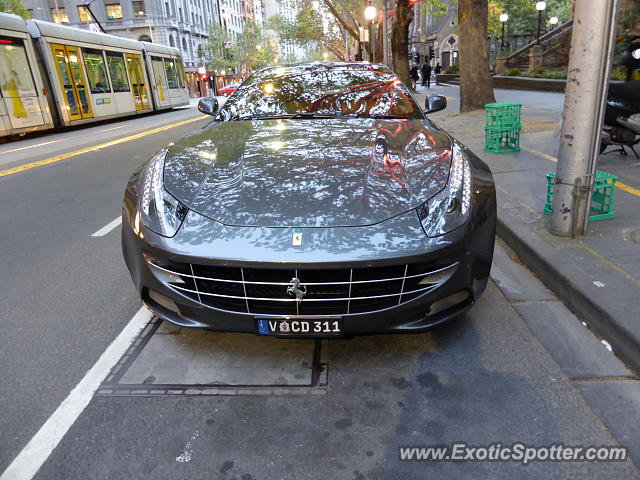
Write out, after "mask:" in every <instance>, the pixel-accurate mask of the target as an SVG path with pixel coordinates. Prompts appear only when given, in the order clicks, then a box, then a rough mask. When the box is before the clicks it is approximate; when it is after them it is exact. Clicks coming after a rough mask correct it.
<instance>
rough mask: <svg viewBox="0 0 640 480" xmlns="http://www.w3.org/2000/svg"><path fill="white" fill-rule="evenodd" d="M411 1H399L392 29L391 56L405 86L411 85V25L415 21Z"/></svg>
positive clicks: (397, 73) (394, 67)
mask: <svg viewBox="0 0 640 480" xmlns="http://www.w3.org/2000/svg"><path fill="white" fill-rule="evenodd" d="M411 7H412V5H411V3H410V0H397V3H396V11H395V21H394V22H393V28H392V29H391V55H392V60H393V69H394V70H395V72H396V75H398V77H400V79H401V80H402V81H403V82H404V84H405V85H411V79H410V78H409V25H411V22H412V21H413V8H411Z"/></svg>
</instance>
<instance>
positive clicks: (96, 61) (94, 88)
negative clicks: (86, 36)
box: [83, 48, 111, 93]
mask: <svg viewBox="0 0 640 480" xmlns="http://www.w3.org/2000/svg"><path fill="white" fill-rule="evenodd" d="M83 57H84V64H85V66H86V67H87V78H88V79H89V88H90V89H91V93H110V92H111V87H109V77H107V70H106V68H105V66H104V57H103V56H102V51H101V50H93V49H88V48H86V49H84V55H83Z"/></svg>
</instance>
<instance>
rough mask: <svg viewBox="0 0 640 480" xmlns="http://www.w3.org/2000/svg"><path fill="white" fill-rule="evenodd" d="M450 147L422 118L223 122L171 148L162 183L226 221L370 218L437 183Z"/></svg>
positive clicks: (428, 192)
mask: <svg viewBox="0 0 640 480" xmlns="http://www.w3.org/2000/svg"><path fill="white" fill-rule="evenodd" d="M450 148H451V143H450V140H449V138H448V137H447V136H446V135H445V134H444V133H443V132H442V131H440V130H437V129H435V128H434V127H433V126H431V125H430V123H429V122H428V121H423V120H386V119H385V120H383V119H371V118H331V119H309V120H300V119H295V120H253V121H234V122H221V123H218V124H214V125H213V126H211V127H208V128H205V129H203V130H199V131H197V132H194V133H192V134H191V135H189V136H187V137H185V138H183V139H182V140H180V141H179V142H178V143H177V144H176V145H174V146H172V147H171V148H170V149H169V152H168V154H167V158H166V161H165V171H164V182H165V187H166V188H167V190H168V191H169V192H171V193H172V194H173V195H174V196H176V197H177V198H179V199H180V200H181V201H182V202H183V203H184V204H185V205H187V206H188V207H189V208H191V209H192V210H195V211H196V212H198V213H200V214H202V215H206V216H207V217H209V218H212V219H214V220H217V221H218V222H220V223H223V224H225V225H238V226H263V227H334V226H356V225H371V224H374V223H378V222H381V221H383V220H386V219H388V218H391V217H393V216H396V215H399V214H401V213H403V212H406V211H408V210H410V209H412V208H415V207H417V206H418V205H420V204H421V203H422V202H424V201H425V200H427V199H428V198H430V197H431V196H433V195H435V194H436V193H437V192H438V191H440V190H441V189H442V188H443V187H444V186H445V184H446V181H447V178H448V175H449V167H450V164H451V158H450V157H451V152H450Z"/></svg>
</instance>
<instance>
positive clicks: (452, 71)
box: [444, 63, 460, 74]
mask: <svg viewBox="0 0 640 480" xmlns="http://www.w3.org/2000/svg"><path fill="white" fill-rule="evenodd" d="M444 73H446V74H458V73H460V65H458V64H457V63H454V64H453V65H450V66H448V67H447V68H445V69H444Z"/></svg>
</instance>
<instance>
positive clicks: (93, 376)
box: [0, 307, 153, 480]
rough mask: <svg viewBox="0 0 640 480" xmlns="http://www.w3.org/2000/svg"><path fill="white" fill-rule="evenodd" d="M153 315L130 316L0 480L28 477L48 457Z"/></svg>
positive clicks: (142, 312)
mask: <svg viewBox="0 0 640 480" xmlns="http://www.w3.org/2000/svg"><path fill="white" fill-rule="evenodd" d="M152 316H153V315H152V314H151V312H150V311H149V310H147V309H146V308H145V307H140V310H138V312H137V313H136V314H135V315H134V316H133V318H132V319H131V320H129V323H128V324H127V326H126V327H124V329H123V330H122V332H121V333H120V335H118V336H117V337H116V339H115V340H114V341H113V342H112V343H111V345H109V347H107V349H106V350H105V351H104V352H103V354H102V355H101V356H100V358H99V359H98V361H97V362H96V363H95V364H94V365H93V367H91V370H89V371H88V372H87V374H86V375H85V376H84V378H83V379H82V380H80V383H78V385H76V387H75V388H74V389H73V390H72V391H71V393H70V394H69V396H68V397H67V398H65V399H64V401H63V402H62V403H61V404H60V406H59V407H58V409H57V410H56V411H55V412H53V415H51V416H50V417H49V419H48V420H47V421H46V422H45V424H44V425H42V427H40V430H38V433H36V434H35V435H34V437H33V438H32V439H31V441H30V442H29V443H28V444H27V446H26V447H24V449H23V450H22V451H21V452H20V453H19V454H18V456H17V457H16V458H15V459H14V460H13V462H11V465H9V467H8V468H7V469H6V470H5V471H4V473H3V474H2V476H0V480H30V479H31V478H33V477H34V475H35V474H36V473H38V470H39V469H40V467H41V466H42V464H44V462H45V461H46V460H47V458H49V455H51V452H53V450H54V449H55V448H56V446H57V445H58V443H60V440H62V438H63V437H64V436H65V434H66V433H67V431H68V430H69V428H71V425H73V423H74V422H75V421H76V419H77V418H78V417H79V416H80V414H81V413H82V412H83V410H84V409H85V408H86V406H87V405H88V404H89V402H90V401H91V398H92V397H93V393H94V392H95V391H96V390H97V389H98V387H99V386H100V384H101V383H102V382H103V381H104V379H105V378H106V376H107V375H108V373H109V372H110V371H111V369H112V368H113V366H114V365H115V364H116V362H117V361H118V360H120V357H122V355H124V353H125V352H126V351H127V349H128V348H129V346H130V345H131V342H133V340H134V339H135V338H136V337H137V336H138V334H139V333H140V332H141V331H142V329H143V328H144V327H145V326H146V325H147V324H148V323H149V321H150V320H151V317H152Z"/></svg>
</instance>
